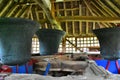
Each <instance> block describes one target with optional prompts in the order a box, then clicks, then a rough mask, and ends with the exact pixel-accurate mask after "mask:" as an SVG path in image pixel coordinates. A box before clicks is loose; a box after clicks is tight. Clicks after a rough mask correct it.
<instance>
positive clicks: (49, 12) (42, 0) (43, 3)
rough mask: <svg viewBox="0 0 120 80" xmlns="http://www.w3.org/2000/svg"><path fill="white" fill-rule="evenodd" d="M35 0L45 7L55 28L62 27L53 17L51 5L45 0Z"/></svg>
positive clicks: (48, 17) (44, 9)
mask: <svg viewBox="0 0 120 80" xmlns="http://www.w3.org/2000/svg"><path fill="white" fill-rule="evenodd" d="M34 1H35V2H36V3H37V4H38V5H39V6H40V7H41V8H42V9H43V11H44V12H45V14H46V16H47V19H48V20H49V22H50V23H51V25H52V26H54V28H56V29H62V28H61V26H60V24H59V23H58V22H57V21H56V19H55V18H54V17H53V15H52V13H51V10H50V9H49V6H48V5H46V4H45V3H46V1H45V0H34Z"/></svg>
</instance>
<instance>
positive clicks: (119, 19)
mask: <svg viewBox="0 0 120 80" xmlns="http://www.w3.org/2000/svg"><path fill="white" fill-rule="evenodd" d="M57 19H58V20H59V21H60V22H61V21H88V22H109V23H120V17H98V16H97V17H96V16H64V17H62V16H61V17H58V18H57Z"/></svg>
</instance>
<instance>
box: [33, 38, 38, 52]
mask: <svg viewBox="0 0 120 80" xmlns="http://www.w3.org/2000/svg"><path fill="white" fill-rule="evenodd" d="M37 53H39V40H38V38H37V37H34V38H32V54H37Z"/></svg>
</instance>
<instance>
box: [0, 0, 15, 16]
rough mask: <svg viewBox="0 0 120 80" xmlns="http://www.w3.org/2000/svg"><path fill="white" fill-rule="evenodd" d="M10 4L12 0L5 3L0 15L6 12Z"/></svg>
mask: <svg viewBox="0 0 120 80" xmlns="http://www.w3.org/2000/svg"><path fill="white" fill-rule="evenodd" d="M11 4H13V0H9V2H8V3H7V5H6V6H5V7H4V9H3V10H2V11H1V12H0V16H2V15H4V14H5V13H6V11H7V10H8V8H9V7H10V6H11Z"/></svg>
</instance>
